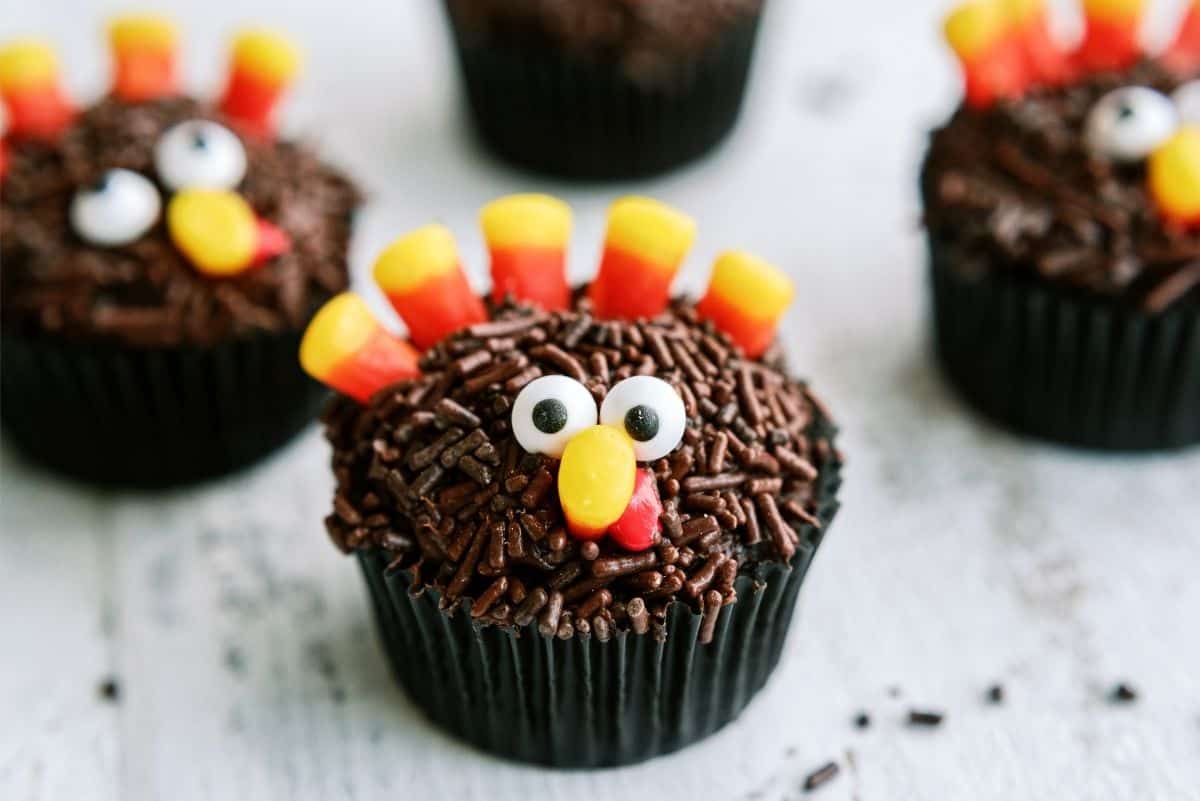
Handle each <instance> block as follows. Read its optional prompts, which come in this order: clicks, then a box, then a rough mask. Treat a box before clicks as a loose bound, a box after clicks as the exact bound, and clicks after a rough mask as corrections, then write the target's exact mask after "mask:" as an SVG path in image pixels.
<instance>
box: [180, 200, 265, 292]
mask: <svg viewBox="0 0 1200 801" xmlns="http://www.w3.org/2000/svg"><path fill="white" fill-rule="evenodd" d="M167 230H168V231H169V232H170V234H171V239H172V241H174V242H175V247H177V248H179V250H180V251H181V252H182V253H183V255H184V256H186V257H187V259H188V261H190V262H191V263H192V264H193V265H194V266H195V267H196V269H197V270H199V271H200V272H203V273H206V274H208V275H213V276H229V275H236V274H238V273H240V272H242V271H244V270H246V269H247V268H249V267H250V266H252V265H253V264H254V260H255V255H256V253H257V251H258V239H259V225H258V219H257V218H256V217H255V215H254V210H253V209H251V208H250V204H249V203H247V202H246V201H245V200H244V199H243V198H242V197H241V195H238V194H235V193H233V192H225V191H219V190H212V189H187V190H184V191H182V192H179V193H177V194H176V195H175V196H174V197H172V198H171V202H170V204H169V205H168V206H167Z"/></svg>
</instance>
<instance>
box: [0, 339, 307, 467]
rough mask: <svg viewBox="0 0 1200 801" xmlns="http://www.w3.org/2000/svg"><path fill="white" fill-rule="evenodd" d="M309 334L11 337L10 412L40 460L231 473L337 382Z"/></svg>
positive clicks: (296, 425)
mask: <svg viewBox="0 0 1200 801" xmlns="http://www.w3.org/2000/svg"><path fill="white" fill-rule="evenodd" d="M300 337H301V333H300V332H298V331H297V332H288V333H285V334H270V335H268V334H263V335H258V336H254V337H249V338H244V339H238V340H235V341H230V342H227V343H223V344H220V345H217V346H215V347H211V348H200V347H188V346H179V347H164V348H133V347H126V346H121V345H116V344H84V343H75V342H68V341H62V340H54V339H52V338H48V337H21V336H16V335H10V334H4V335H3V336H2V337H0V358H2V359H3V370H0V394H2V400H0V420H2V422H3V425H4V429H5V432H6V434H7V435H8V436H9V438H10V439H11V440H12V441H13V442H14V443H15V444H16V445H17V446H18V447H19V448H20V450H22V451H23V452H24V453H25V454H26V455H27V456H29V457H30V458H32V459H33V460H34V461H37V462H40V463H43V464H45V465H47V466H49V467H51V468H53V469H55V470H58V471H60V472H63V473H66V474H67V475H70V476H72V477H75V478H79V479H83V480H85V481H89V482H92V483H97V484H105V485H114V486H125V487H146V488H153V487H165V486H170V485H174V484H182V483H188V482H193V481H198V480H201V479H205V478H210V477H214V476H218V475H221V474H223V473H227V472H230V471H232V470H235V469H237V468H239V467H242V466H244V465H247V464H249V463H251V462H253V461H255V460H256V459H258V458H259V457H261V456H264V455H265V454H267V453H269V452H270V451H272V450H274V449H276V448H277V447H279V446H280V445H282V444H284V443H285V442H287V441H288V440H289V439H291V438H292V437H293V436H294V435H295V434H296V433H298V432H299V431H300V430H301V429H303V428H304V427H305V426H306V425H308V423H309V422H311V421H312V420H313V419H314V418H315V417H316V415H317V413H318V412H319V411H320V406H321V404H322V403H323V401H324V398H325V397H326V396H327V391H326V390H325V389H324V388H323V387H321V386H320V385H319V384H317V383H316V382H314V381H313V380H312V379H310V378H309V377H308V376H306V375H305V374H304V373H303V371H302V370H301V369H300V366H299V361H298V356H297V354H298V352H299V348H300Z"/></svg>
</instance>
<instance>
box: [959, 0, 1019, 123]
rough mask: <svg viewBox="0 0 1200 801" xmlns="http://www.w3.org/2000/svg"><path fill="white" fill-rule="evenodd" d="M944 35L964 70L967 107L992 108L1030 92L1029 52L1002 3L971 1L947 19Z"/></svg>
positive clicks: (993, 0)
mask: <svg viewBox="0 0 1200 801" xmlns="http://www.w3.org/2000/svg"><path fill="white" fill-rule="evenodd" d="M944 33H945V36H946V41H947V42H948V43H949V45H950V48H951V49H952V50H953V51H954V53H955V55H956V56H958V60H959V63H960V64H961V66H962V71H963V82H964V84H965V90H966V99H967V105H969V106H971V107H972V108H977V109H985V108H989V107H991V106H992V105H993V104H994V103H995V102H996V101H997V100H1000V99H1004V98H1009V99H1012V98H1018V97H1020V96H1021V95H1023V94H1024V93H1025V91H1026V89H1028V88H1029V79H1030V76H1029V74H1028V72H1027V69H1026V63H1025V52H1024V49H1023V47H1022V44H1021V39H1020V37H1019V36H1018V35H1017V28H1016V26H1015V25H1014V22H1013V20H1012V18H1011V16H1010V14H1009V13H1008V11H1007V10H1006V9H1005V7H1004V5H1003V3H1002V0H968V2H966V3H963V4H962V5H960V6H958V8H956V9H954V11H952V12H950V15H949V16H948V17H946V22H945V25H944Z"/></svg>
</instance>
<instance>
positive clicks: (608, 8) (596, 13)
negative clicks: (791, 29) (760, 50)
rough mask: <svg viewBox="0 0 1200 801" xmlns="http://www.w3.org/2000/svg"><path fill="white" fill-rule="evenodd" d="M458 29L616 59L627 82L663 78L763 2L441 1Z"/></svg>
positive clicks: (474, 34) (742, 0)
mask: <svg viewBox="0 0 1200 801" xmlns="http://www.w3.org/2000/svg"><path fill="white" fill-rule="evenodd" d="M447 3H448V6H449V8H450V12H451V14H452V15H453V16H454V19H455V20H456V23H457V24H458V25H459V26H460V29H461V30H463V31H467V32H469V34H470V35H473V36H478V37H481V38H484V39H489V40H507V41H511V42H513V43H528V44H531V45H536V46H552V47H561V48H563V49H565V50H567V51H570V52H572V53H576V54H578V55H581V56H585V57H589V58H595V59H604V60H613V61H616V62H617V63H618V64H619V65H620V66H621V67H622V68H623V69H625V71H626V72H627V73H629V74H630V76H631V77H635V78H641V79H644V80H648V81H654V80H663V79H666V78H667V77H668V76H669V74H670V71H671V67H672V66H673V65H675V64H677V63H678V62H680V61H681V60H684V59H687V58H690V57H693V56H695V55H696V54H698V53H700V52H703V51H704V49H705V48H707V47H708V46H709V45H710V44H712V43H713V42H714V41H715V40H716V39H717V38H718V37H719V36H720V35H721V34H722V33H723V32H724V31H726V30H728V29H729V28H730V27H731V26H732V25H734V24H736V23H737V22H739V21H741V20H743V19H746V18H748V17H750V16H752V15H754V14H757V13H759V11H760V10H761V8H762V4H763V0H447Z"/></svg>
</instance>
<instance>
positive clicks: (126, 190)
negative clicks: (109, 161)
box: [69, 170, 162, 247]
mask: <svg viewBox="0 0 1200 801" xmlns="http://www.w3.org/2000/svg"><path fill="white" fill-rule="evenodd" d="M161 210H162V200H161V199H160V198H159V196H158V189H157V188H156V187H155V186H154V184H152V183H150V180H149V179H148V178H146V177H145V176H143V175H141V174H139V173H136V172H132V171H131V170H109V171H108V172H106V173H104V174H103V175H102V176H100V180H98V181H96V183H94V184H92V185H91V186H86V187H83V188H82V189H79V190H78V191H76V192H75V197H73V198H72V199H71V208H70V212H69V214H70V218H71V227H72V228H74V229H75V233H77V234H79V235H80V236H81V237H83V238H84V239H85V240H87V241H88V242H90V243H92V244H93V245H100V246H102V247H116V246H118V245H128V244H129V243H130V242H132V241H134V240H135V239H138V238H140V237H141V235H142V234H144V233H146V232H147V231H149V230H150V227H151V226H153V225H154V223H155V222H157V221H158V214H159V212H160V211H161Z"/></svg>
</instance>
